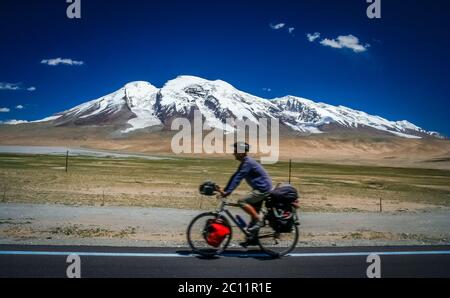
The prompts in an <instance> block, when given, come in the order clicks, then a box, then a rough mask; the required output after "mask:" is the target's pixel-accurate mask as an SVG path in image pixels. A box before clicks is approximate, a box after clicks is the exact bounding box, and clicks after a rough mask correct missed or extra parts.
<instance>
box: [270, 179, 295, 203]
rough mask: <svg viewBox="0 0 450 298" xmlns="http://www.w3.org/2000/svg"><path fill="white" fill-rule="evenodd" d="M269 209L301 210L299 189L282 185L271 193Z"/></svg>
mask: <svg viewBox="0 0 450 298" xmlns="http://www.w3.org/2000/svg"><path fill="white" fill-rule="evenodd" d="M270 197H271V198H270V203H269V206H268V207H272V208H282V209H288V210H289V209H290V208H291V207H294V208H299V195H298V191H297V189H295V187H293V186H292V185H290V184H287V183H285V184H280V185H278V186H277V187H275V188H274V189H273V190H272V191H271V196H270Z"/></svg>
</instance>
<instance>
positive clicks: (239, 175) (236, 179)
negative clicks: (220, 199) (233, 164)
mask: <svg viewBox="0 0 450 298" xmlns="http://www.w3.org/2000/svg"><path fill="white" fill-rule="evenodd" d="M251 169H252V166H251V165H250V164H249V163H248V162H245V161H244V162H243V163H241V165H240V166H239V169H238V170H237V171H236V173H234V175H233V176H231V178H230V181H229V182H228V184H227V186H226V187H225V189H224V190H223V194H222V196H224V197H227V196H229V195H230V194H231V193H232V192H233V191H234V190H235V189H236V188H237V187H238V186H239V184H241V181H242V180H243V179H244V178H245V177H247V175H248V174H249V173H250V170H251Z"/></svg>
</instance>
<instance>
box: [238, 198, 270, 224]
mask: <svg viewBox="0 0 450 298" xmlns="http://www.w3.org/2000/svg"><path fill="white" fill-rule="evenodd" d="M266 198H267V193H263V192H260V191H258V190H253V191H252V192H251V193H250V194H249V195H247V196H246V197H245V198H243V199H241V200H239V201H238V203H239V205H240V206H241V208H242V209H243V210H244V211H245V212H246V213H247V214H249V215H250V216H251V219H252V223H253V224H254V223H257V222H260V221H261V220H262V219H261V217H260V215H259V211H260V209H261V206H262V202H263V201H264V200H265V199H266Z"/></svg>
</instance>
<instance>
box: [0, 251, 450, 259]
mask: <svg viewBox="0 0 450 298" xmlns="http://www.w3.org/2000/svg"><path fill="white" fill-rule="evenodd" d="M371 254H376V255H379V256H425V255H450V251H448V250H436V251H384V252H336V253H291V254H289V255H288V256H289V257H294V258H304V257H359V256H368V255H371ZM0 255H9V256H68V255H78V256H80V257H83V256H84V257H131V258H137V257H147V258H189V257H195V256H196V255H195V254H181V253H121V252H117V253H115V252H65V251H0ZM221 256H225V257H231V256H234V257H267V255H266V254H264V253H257V254H252V253H231V252H228V253H223V254H221Z"/></svg>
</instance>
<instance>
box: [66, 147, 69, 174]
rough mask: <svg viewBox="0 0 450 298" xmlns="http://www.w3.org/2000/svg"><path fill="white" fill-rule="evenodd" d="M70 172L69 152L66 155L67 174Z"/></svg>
mask: <svg viewBox="0 0 450 298" xmlns="http://www.w3.org/2000/svg"><path fill="white" fill-rule="evenodd" d="M68 170H69V150H67V153H66V173H67V172H68Z"/></svg>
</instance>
